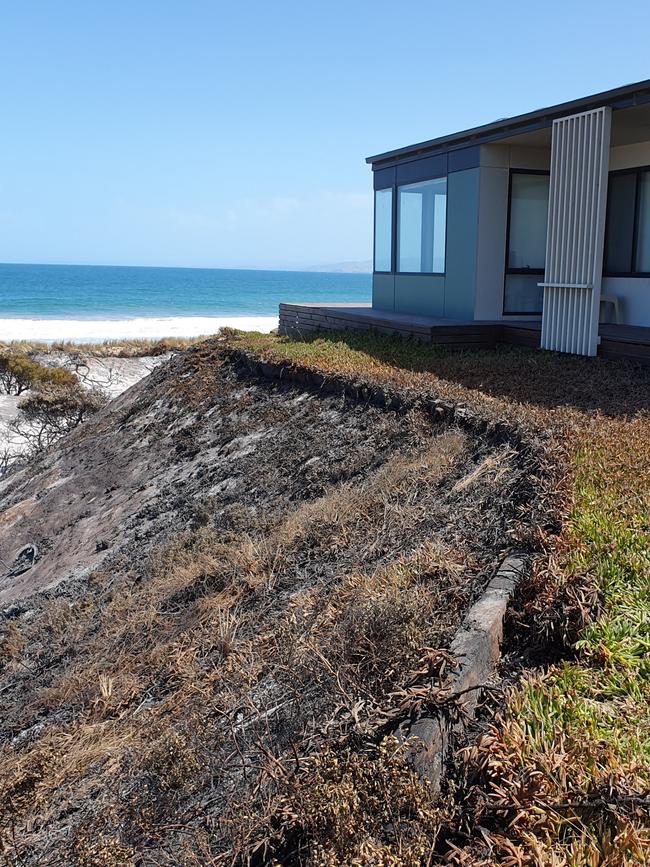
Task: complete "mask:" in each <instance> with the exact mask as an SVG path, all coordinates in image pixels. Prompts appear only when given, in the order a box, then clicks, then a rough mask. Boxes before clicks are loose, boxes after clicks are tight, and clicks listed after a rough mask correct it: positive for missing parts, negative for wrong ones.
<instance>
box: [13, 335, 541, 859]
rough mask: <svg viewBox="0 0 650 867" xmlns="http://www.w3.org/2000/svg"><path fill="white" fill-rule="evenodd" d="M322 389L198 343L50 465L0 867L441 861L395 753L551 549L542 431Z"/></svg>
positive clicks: (18, 675)
mask: <svg viewBox="0 0 650 867" xmlns="http://www.w3.org/2000/svg"><path fill="white" fill-rule="evenodd" d="M235 343H236V342H235ZM325 379H326V381H320V385H319V386H317V385H315V384H314V382H313V381H309V377H306V378H304V380H303V381H302V384H301V381H300V378H299V377H296V376H294V377H293V381H284V380H282V379H280V380H279V381H278V380H275V379H272V380H265V379H263V378H261V379H260V377H259V376H258V375H257V374H256V373H255V371H254V370H253V369H252V368H251V365H250V363H249V360H248V359H247V356H246V355H245V353H244V354H242V353H240V352H239V351H237V350H233V349H232V348H231V347H230V348H229V347H228V346H225V345H224V344H223V342H220V341H212V342H206V343H202V344H200V345H199V346H197V347H196V348H194V349H192V350H190V351H188V352H186V353H183V354H182V355H177V356H175V357H174V358H173V359H172V360H171V361H170V362H169V363H168V364H167V365H164V366H163V367H161V368H160V369H158V370H156V371H155V372H154V373H153V374H152V375H151V376H150V377H149V378H148V380H147V381H145V382H143V383H141V384H139V385H138V386H136V387H135V388H134V389H132V390H131V392H129V393H128V394H126V395H124V396H122V398H120V399H119V400H118V401H116V402H115V403H114V404H111V405H109V407H108V408H106V409H105V410H102V411H100V412H98V413H97V414H96V415H95V417H93V418H92V419H91V420H90V421H88V422H86V423H85V424H84V425H83V426H82V427H80V428H78V430H77V431H76V432H75V433H74V434H73V435H72V436H71V437H68V438H66V440H65V441H64V443H65V447H63V446H60V447H58V448H59V450H58V451H57V450H56V449H57V447H55V448H54V450H52V449H50V451H49V452H48V453H47V456H46V458H45V461H46V463H45V465H44V466H45V467H46V469H47V471H48V472H49V473H50V474H51V476H49V477H48V479H49V481H48V495H47V496H43V497H41V498H40V499H39V502H38V506H37V507H36V511H35V512H34V511H32V512H30V516H29V519H28V520H29V521H31V523H30V524H28V525H27V526H29V527H30V528H31V531H32V532H33V533H35V534H36V533H41V534H43V536H44V538H40V537H38V538H36V541H37V542H38V544H39V550H42V551H44V552H45V553H44V554H43V556H42V560H40V561H39V562H38V563H37V564H36V565H35V566H34V569H33V576H34V577H33V578H31V579H29V580H31V581H32V584H31V585H30V586H29V589H30V592H31V593H32V595H31V596H30V595H29V594H27V593H26V591H25V592H24V593H23V595H22V597H21V598H20V599H19V600H18V601H16V600H13V601H12V604H11V605H9V607H7V608H5V617H4V621H3V623H2V627H1V630H2V638H1V640H0V699H1V700H2V703H3V714H2V720H1V723H0V724H1V730H0V737H1V738H2V748H1V750H0V786H1V788H2V799H1V803H0V841H1V842H0V858H1V859H4V863H5V864H7V865H18V864H24V865H36V864H38V865H48V864H52V865H54V864H70V865H83V867H86V865H100V864H104V865H123V864H139V865H165V864H169V865H179V864H180V865H199V864H215V865H216V864H235V863H241V864H246V863H251V864H262V863H268V864H271V863H273V862H274V861H275V862H277V863H283V864H293V863H295V864H303V863H304V864H312V865H323V867H325V865H327V867H330V865H332V867H333V865H335V864H377V865H404V867H410V865H414V867H415V865H419V864H422V863H427V862H428V861H430V859H431V858H432V857H433V854H434V853H435V851H436V848H437V847H439V831H440V829H441V828H443V827H446V824H447V823H448V822H449V820H450V817H449V814H448V811H447V809H446V808H445V807H444V803H443V802H436V801H434V800H433V799H432V797H431V792H430V791H429V790H428V787H427V785H426V783H424V782H422V781H421V780H419V779H418V778H417V776H416V775H415V774H414V772H413V771H412V770H411V769H410V768H409V766H408V763H406V762H405V761H404V756H403V748H402V747H401V746H400V743H399V739H396V738H395V737H394V734H395V733H396V732H397V730H398V728H399V726H400V723H404V722H405V721H408V720H410V721H414V720H417V719H418V717H419V716H422V715H426V713H427V712H428V710H429V708H430V707H431V706H432V705H433V704H434V703H435V700H436V694H437V691H438V690H439V688H440V687H441V686H443V685H444V683H445V678H446V672H447V669H448V665H449V660H448V659H447V656H446V648H448V646H449V642H450V640H451V638H452V636H453V634H454V632H455V631H456V629H457V628H458V626H459V625H460V623H461V621H462V619H463V617H464V614H465V612H466V611H467V609H468V607H469V605H470V604H471V603H472V602H473V601H474V600H475V599H476V598H477V596H478V595H479V594H480V592H481V590H482V589H483V587H484V586H485V585H486V583H487V581H488V580H489V579H490V577H492V575H493V574H494V571H495V569H496V568H497V566H498V564H499V563H500V561H501V559H502V558H503V556H504V555H505V554H506V553H507V552H509V551H512V550H517V551H524V552H528V553H531V554H532V553H535V552H538V551H540V550H542V549H543V547H544V544H545V535H546V534H547V533H548V532H550V531H551V530H552V529H553V527H554V522H555V521H556V518H555V513H554V512H553V509H552V508H551V505H555V504H556V500H557V494H556V492H555V488H554V487H553V486H554V485H556V484H558V482H557V478H556V477H555V476H553V472H552V471H551V468H550V464H548V463H547V445H546V444H544V443H543V442H542V440H540V439H539V438H538V437H537V434H535V433H534V431H533V430H532V428H531V431H529V432H528V433H525V432H524V431H523V430H522V429H521V428H520V429H518V430H517V431H514V429H513V430H510V429H509V428H508V426H507V425H504V424H503V423H501V422H499V423H494V420H490V418H489V417H488V416H483V417H480V416H479V415H477V414H475V413H473V412H466V413H464V414H463V413H456V412H455V411H454V408H453V405H452V404H451V403H447V404H444V405H437V404H435V402H433V403H432V400H431V399H430V398H426V399H425V398H424V397H418V396H417V395H416V394H415V393H413V392H412V391H408V390H399V389H396V390H394V391H392V392H391V393H390V394H389V393H388V392H387V390H386V389H385V388H382V389H379V390H378V389H377V387H376V386H373V385H371V384H364V383H358V382H357V383H354V382H352V381H351V380H349V379H347V380H346V379H343V380H341V379H340V378H337V377H326V378H325ZM118 468H119V469H118ZM39 472H43V468H42V466H41V467H40V469H39V467H37V466H35V467H34V468H32V469H28V470H27V471H25V474H24V475H23V476H21V478H19V479H17V480H16V481H15V482H14V483H13V486H11V485H10V486H9V487H8V488H7V489H6V490H5V493H4V497H5V506H6V507H8V508H11V509H12V510H13V512H15V511H16V510H18V509H19V508H21V503H22V502H23V501H24V498H26V497H28V496H31V494H30V491H33V490H36V489H37V488H38V485H39V479H40V478H41V477H40V476H39V475H38V473H39ZM55 472H56V476H55V475H53V474H54V473H55ZM30 473H31V475H30ZM75 474H76V475H75ZM70 478H72V481H71V482H70V481H68V480H69V479H70ZM51 479H56V480H60V479H63V481H62V482H61V481H56V483H54V482H52V481H51ZM111 482H112V486H111ZM117 488H119V491H121V496H122V499H119V501H118V502H117V505H115V503H116V499H115V498H116V497H117V494H118V493H119V491H117V490H115V489H117ZM71 490H74V492H75V496H76V497H77V499H79V498H80V499H81V500H83V501H87V502H88V503H89V504H92V503H93V502H94V503H95V506H92V505H88V506H87V507H84V508H87V511H88V515H90V514H91V513H92V511H93V509H95V511H97V510H99V513H100V514H102V511H101V510H102V509H107V508H108V504H112V505H111V509H112V511H111V512H110V514H109V512H108V511H106V512H105V513H104V514H105V522H104V524H103V526H102V528H101V533H102V535H101V536H99V535H98V533H99V532H100V530H99V529H97V531H96V533H95V535H92V534H91V533H90V532H89V531H88V529H87V528H88V526H89V524H88V522H89V520H91V519H90V518H89V516H88V515H86V513H85V512H79V518H78V519H77V520H76V522H72V524H71V526H68V525H67V524H66V527H67V529H66V533H67V534H68V535H67V536H65V537H61V538H62V539H63V541H59V542H57V538H56V532H57V531H56V528H57V526H63V524H64V522H65V513H66V509H67V508H69V506H68V505H67V504H68V502H71V500H70V501H69V500H67V499H65V498H66V497H71V496H72V495H71V493H70V491H71ZM146 491H149V493H146V496H145V492H146ZM21 498H23V499H21ZM75 502H76V501H75ZM30 508H31V507H30ZM39 509H40V510H41V511H40V512H39V511H38V510H39ZM13 512H12V514H13ZM57 521H58V522H59V523H58V524H57ZM69 523H70V522H68V524H69ZM100 525H101V524H100V523H97V524H93V525H92V526H93V527H99V526H100ZM17 526H19V527H20V526H23V525H21V524H18V525H17ZM84 527H85V528H86V529H83V528H84ZM45 536H47V538H45ZM7 538H8V537H7V536H5V537H4V539H5V542H6V541H7ZM0 541H1V539H0ZM57 545H58V547H57ZM63 545H65V547H66V551H63V550H62V546H63ZM84 546H86V548H87V550H88V551H89V556H88V557H86V559H84V556H82V555H83V552H84V550H86V549H84ZM67 549H69V550H67ZM91 549H92V554H93V556H95V557H96V559H95V560H92V558H91V557H90V551H91ZM79 552H81V553H79ZM100 553H101V556H100ZM55 557H56V558H57V560H56V562H57V564H58V565H57V570H53V569H52V568H51V567H49V566H48V558H49V559H50V560H52V559H53V558H55ZM66 557H67V560H66ZM75 558H77V559H75ZM84 562H94V563H95V565H94V566H93V569H92V571H90V574H88V573H87V570H86V574H84V571H83V569H82V568H81V567H80V564H83V563H84ZM48 569H49V570H50V571H48ZM39 570H41V571H40V572H39ZM39 574H40V575H41V576H42V577H41V579H40V581H41V582H42V584H43V585H45V584H47V585H48V586H49V589H47V590H43V589H42V588H41V587H39V577H38V576H39ZM55 575H56V578H57V580H56V581H54V576H55ZM46 577H47V580H46ZM25 581H27V579H25ZM27 587H28V585H27V583H26V584H25V588H27ZM0 590H2V592H3V593H4V594H5V598H6V599H7V600H9V599H10V595H11V587H10V585H8V584H7V583H6V581H5V582H3V583H1V584H0ZM0 863H2V862H0Z"/></svg>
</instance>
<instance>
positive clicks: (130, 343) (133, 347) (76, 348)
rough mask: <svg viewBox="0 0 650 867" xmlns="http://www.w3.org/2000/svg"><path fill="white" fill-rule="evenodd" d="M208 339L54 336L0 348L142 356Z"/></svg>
mask: <svg viewBox="0 0 650 867" xmlns="http://www.w3.org/2000/svg"><path fill="white" fill-rule="evenodd" d="M207 339H208V338H207V335H202V336H200V337H166V338H164V339H162V340H154V339H138V340H103V341H101V342H99V343H85V342H81V343H76V342H74V341H71V340H67V341H66V340H57V341H55V342H53V343H43V342H40V341H37V340H10V341H5V342H2V341H0V352H1V351H9V352H21V353H32V352H38V353H45V354H47V353H49V352H69V353H75V352H80V351H82V352H83V353H84V355H91V356H94V357H96V358H107V357H112V358H142V357H146V356H156V355H165V354H166V353H168V352H179V351H182V350H184V349H189V347H190V346H195V345H196V344H197V343H201V342H202V341H203V340H207Z"/></svg>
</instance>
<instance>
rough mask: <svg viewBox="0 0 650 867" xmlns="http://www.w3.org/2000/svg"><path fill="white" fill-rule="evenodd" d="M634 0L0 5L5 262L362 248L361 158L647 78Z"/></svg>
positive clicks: (253, 264)
mask: <svg viewBox="0 0 650 867" xmlns="http://www.w3.org/2000/svg"><path fill="white" fill-rule="evenodd" d="M648 32H650V4H648V3H647V0H619V2H617V3H616V4H612V3H611V2H606V3H605V2H601V0H563V2H556V0H547V2H544V3H534V4H533V3H525V2H524V3H522V2H521V0H518V2H510V0H507V2H504V0H492V2H490V3H485V2H483V0H466V2H464V3H462V4H461V3H449V2H446V3H441V2H432V0H429V2H422V0H402V2H401V3H395V2H384V0H373V2H372V3H370V2H366V0H359V2H355V0H346V2H341V0H328V2H327V3H317V2H309V0H299V2H288V0H274V2H268V0H265V2H258V0H254V2H246V0H228V2H221V0H212V2H207V0H110V2H106V0H83V2H81V0H80V2H78V0H43V2H36V0H0V106H1V109H0V112H1V113H0V262H25V263H29V262H44V263H68V264H71V263H81V264H125V265H170V266H172V265H173V266H188V267H194V266H196V267H249V268H259V267H268V268H273V267H277V268H284V267H298V268H299V267H301V266H317V265H324V264H329V263H337V262H348V261H360V260H368V259H370V258H371V249H372V176H371V171H370V168H369V166H367V165H366V164H365V157H366V156H368V155H369V154H375V153H381V152H382V151H385V150H389V149H391V148H395V147H402V146H405V145H408V144H412V143H413V142H417V141H422V140H426V139H430V138H434V137H436V136H439V135H444V134H446V133H450V132H455V131H457V130H460V129H465V128H468V127H472V126H476V125H478V124H481V123H487V122H490V121H493V120H496V119H497V118H501V117H504V116H511V115H514V114H519V113H522V112H525V111H530V110H533V109H536V108H541V107H543V106H546V105H552V104H554V103H558V102H562V101H565V100H569V99H573V98H577V97H580V96H585V95H587V94H590V93H596V92H598V91H601V90H606V89H608V88H611V87H616V86H619V85H622V84H627V83H630V82H633V81H638V80H641V79H646V78H650V53H649V51H648Z"/></svg>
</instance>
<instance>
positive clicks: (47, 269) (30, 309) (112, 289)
mask: <svg viewBox="0 0 650 867" xmlns="http://www.w3.org/2000/svg"><path fill="white" fill-rule="evenodd" d="M370 293H371V276H370V274H339V273H322V272H303V271H252V270H227V269H220V268H147V267H137V268H136V267H129V266H113V265H110V266H108V265H107V266H103V265H3V264H0V340H44V341H52V340H75V341H95V340H107V339H121V338H137V337H149V338H159V337H196V336H198V335H199V334H213V333H214V332H215V331H217V330H218V329H219V328H220V327H222V326H226V325H227V326H231V327H236V328H243V329H245V330H255V331H270V330H271V329H272V328H275V327H276V325H277V321H278V320H277V316H278V304H279V303H280V301H294V302H295V301H305V302H312V303H326V302H332V303H335V302H342V301H348V302H355V303H361V302H368V301H370Z"/></svg>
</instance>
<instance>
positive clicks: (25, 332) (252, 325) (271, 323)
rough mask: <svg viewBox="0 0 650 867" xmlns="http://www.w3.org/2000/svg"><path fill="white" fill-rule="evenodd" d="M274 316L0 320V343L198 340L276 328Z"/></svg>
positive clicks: (276, 322)
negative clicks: (226, 330) (222, 330)
mask: <svg viewBox="0 0 650 867" xmlns="http://www.w3.org/2000/svg"><path fill="white" fill-rule="evenodd" d="M277 325H278V318H277V316H168V317H139V318H135V319H23V318H5V319H1V318H0V341H11V340H30V341H43V342H55V341H59V340H61V341H67V340H70V341H74V342H76V343H96V342H100V341H102V340H135V339H143V340H149V339H151V340H159V339H161V338H164V337H199V336H200V335H207V334H216V332H217V331H219V329H220V328H238V329H241V330H242V331H262V332H265V333H267V334H268V332H270V331H272V330H273V329H274V328H277Z"/></svg>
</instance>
